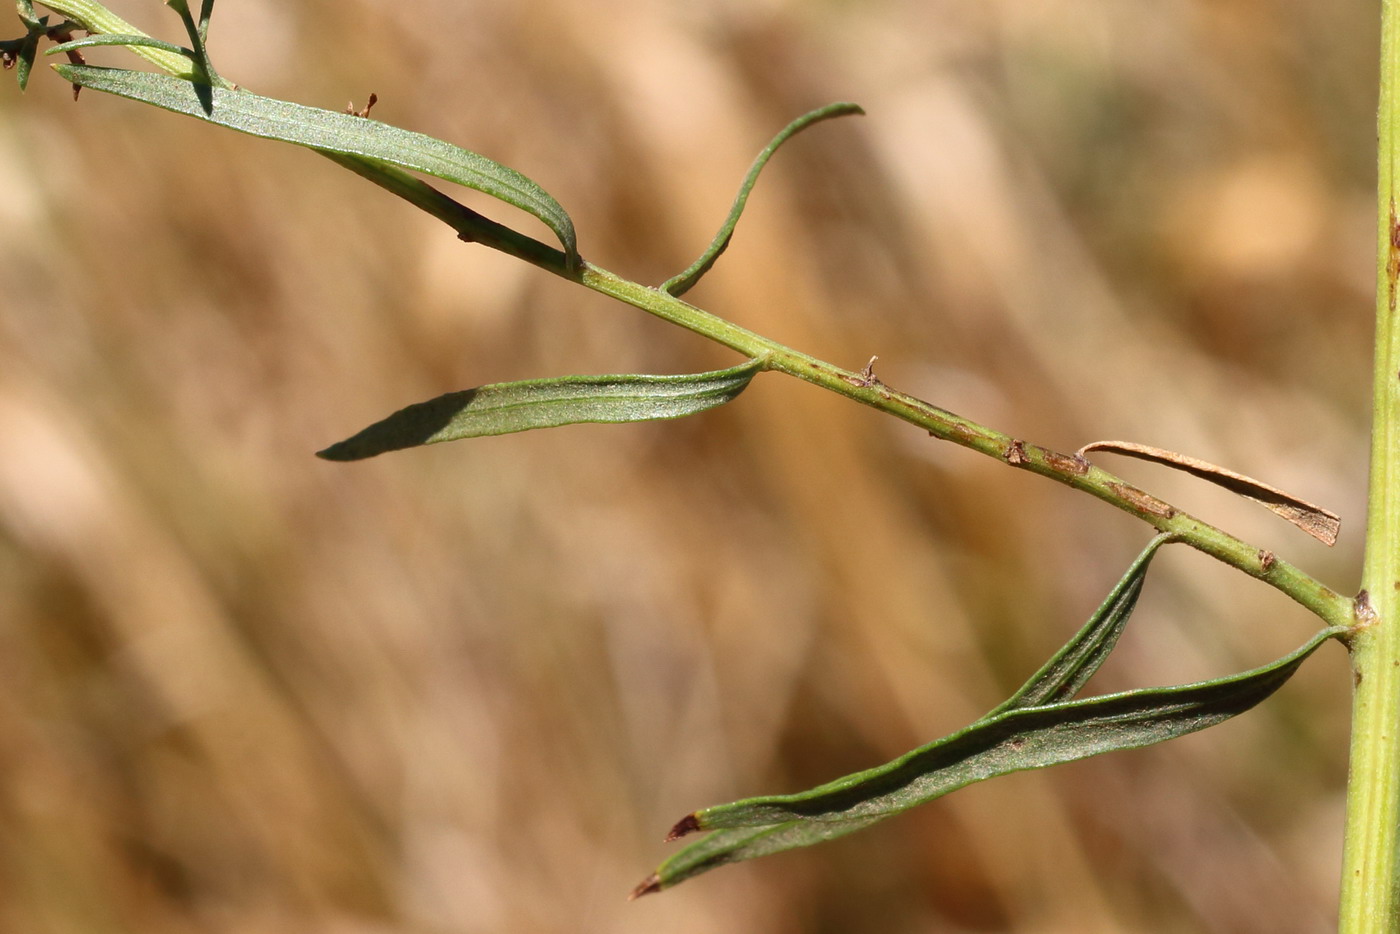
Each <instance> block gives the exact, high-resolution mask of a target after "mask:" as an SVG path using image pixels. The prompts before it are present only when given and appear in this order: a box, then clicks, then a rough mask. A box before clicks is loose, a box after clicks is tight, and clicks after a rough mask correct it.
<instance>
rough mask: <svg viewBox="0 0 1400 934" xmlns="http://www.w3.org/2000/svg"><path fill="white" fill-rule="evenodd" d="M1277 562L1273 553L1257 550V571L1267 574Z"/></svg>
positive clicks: (1264, 549)
mask: <svg viewBox="0 0 1400 934" xmlns="http://www.w3.org/2000/svg"><path fill="white" fill-rule="evenodd" d="M1277 561H1278V558H1276V557H1275V556H1274V553H1273V552H1272V551H1269V550H1268V549H1267V548H1260V549H1259V570H1261V571H1263V572H1264V573H1265V574H1267V573H1269V571H1270V570H1272V569H1273V566H1274V564H1275V563H1276V562H1277Z"/></svg>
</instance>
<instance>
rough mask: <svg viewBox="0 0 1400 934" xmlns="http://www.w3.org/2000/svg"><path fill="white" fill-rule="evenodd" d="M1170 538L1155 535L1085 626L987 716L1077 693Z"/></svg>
mask: <svg viewBox="0 0 1400 934" xmlns="http://www.w3.org/2000/svg"><path fill="white" fill-rule="evenodd" d="M1169 541H1171V536H1170V535H1158V536H1157V537H1156V538H1154V539H1152V541H1151V542H1149V543H1148V545H1147V547H1146V548H1144V549H1143V551H1142V554H1140V555H1138V557H1137V560H1136V561H1134V562H1133V563H1132V566H1131V567H1129V568H1128V571H1127V573H1126V574H1124V575H1123V577H1122V578H1121V579H1120V580H1119V581H1118V583H1117V584H1115V585H1114V587H1113V590H1112V592H1110V593H1109V595H1108V597H1107V598H1106V599H1105V600H1104V602H1103V603H1102V604H1100V605H1099V608H1098V609H1097V610H1095V611H1094V615H1093V616H1091V617H1089V621H1088V622H1087V623H1085V624H1084V627H1083V628H1082V629H1080V630H1079V632H1077V633H1075V634H1074V637H1073V638H1072V639H1070V640H1069V641H1068V642H1066V643H1065V645H1064V647H1063V648H1061V649H1060V650H1059V651H1058V652H1056V653H1055V655H1054V657H1053V658H1051V659H1050V661H1048V662H1046V663H1045V664H1044V665H1043V666H1042V667H1041V669H1040V670H1039V671H1037V672H1036V673H1035V674H1034V675H1031V677H1030V680H1028V681H1027V682H1026V683H1025V684H1023V685H1021V688H1020V690H1018V691H1017V692H1016V693H1015V694H1012V695H1011V697H1009V698H1008V699H1007V700H1006V702H1005V703H1003V704H1002V705H1001V706H999V707H997V708H996V709H995V710H993V711H992V712H991V713H989V714H987V717H988V718H990V717H993V716H995V715H996V714H999V713H1004V712H1005V711H1008V710H1017V709H1020V708H1022V707H1040V706H1043V705H1045V704H1053V703H1055V702H1057V701H1066V700H1069V699H1070V698H1072V697H1074V695H1076V694H1078V693H1079V691H1080V689H1081V688H1083V687H1084V684H1085V682H1087V681H1088V680H1089V679H1090V678H1091V677H1093V674H1094V672H1096V671H1098V670H1099V666H1100V665H1102V664H1103V663H1104V660H1105V659H1107V658H1108V655H1109V653H1110V652H1112V651H1113V647H1114V646H1115V645H1117V644H1118V637H1119V636H1120V635H1122V634H1123V627H1124V626H1126V625H1127V623H1128V618H1129V617H1130V616H1132V613H1133V610H1134V608H1136V607H1137V601H1138V596H1139V595H1140V594H1141V593H1142V585H1143V582H1144V581H1145V580H1146V579H1147V566H1148V564H1149V563H1150V562H1151V561H1152V556H1153V555H1155V554H1156V553H1157V549H1159V548H1161V547H1162V546H1163V545H1165V544H1166V543H1167V542H1169Z"/></svg>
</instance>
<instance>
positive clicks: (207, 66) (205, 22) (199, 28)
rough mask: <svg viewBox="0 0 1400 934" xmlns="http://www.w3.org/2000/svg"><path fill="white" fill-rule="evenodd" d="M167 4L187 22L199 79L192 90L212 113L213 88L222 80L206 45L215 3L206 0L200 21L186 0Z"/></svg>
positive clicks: (169, 0)
mask: <svg viewBox="0 0 1400 934" xmlns="http://www.w3.org/2000/svg"><path fill="white" fill-rule="evenodd" d="M165 5H166V6H168V7H170V8H171V9H173V10H174V11H175V12H177V13H179V14H180V20H181V21H182V22H183V23H184V24H185V32H186V34H187V35H189V37H190V48H192V49H193V50H194V55H193V56H192V58H193V60H194V63H195V65H196V66H197V68H198V71H197V73H196V76H197V80H196V81H194V82H193V84H194V87H193V89H192V90H193V91H194V93H195V96H196V97H198V98H199V102H200V105H201V106H203V108H204V112H205V113H206V114H209V113H212V112H213V110H214V97H213V94H212V88H213V86H214V85H216V84H218V83H220V82H219V73H218V72H216V71H215V70H214V63H213V62H211V61H210V60H209V50H208V49H207V48H206V47H205V44H204V39H205V37H206V36H208V34H209V14H210V13H211V12H213V7H214V4H213V3H212V2H210V0H205V3H204V7H203V9H202V10H201V12H200V19H199V21H198V22H196V21H195V18H194V14H192V13H191V12H190V7H189V4H188V3H186V2H185V0H165Z"/></svg>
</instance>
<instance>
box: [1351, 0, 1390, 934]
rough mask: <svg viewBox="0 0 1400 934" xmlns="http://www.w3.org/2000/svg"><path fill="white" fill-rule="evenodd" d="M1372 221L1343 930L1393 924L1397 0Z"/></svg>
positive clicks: (1384, 76)
mask: <svg viewBox="0 0 1400 934" xmlns="http://www.w3.org/2000/svg"><path fill="white" fill-rule="evenodd" d="M1380 82H1381V83H1380V115H1379V131H1380V132H1379V140H1380V146H1379V154H1378V155H1379V158H1378V160H1377V162H1378V166H1377V168H1378V171H1377V191H1378V204H1379V217H1378V220H1379V224H1378V234H1379V236H1378V241H1379V249H1378V251H1377V263H1376V265H1377V272H1376V283H1377V285H1376V355H1375V371H1374V384H1373V395H1372V406H1373V409H1374V410H1373V413H1372V425H1371V486H1370V491H1369V499H1368V501H1367V509H1366V559H1365V566H1364V568H1363V571H1362V578H1361V583H1362V587H1363V591H1362V592H1363V594H1364V595H1366V598H1367V599H1366V602H1367V603H1368V604H1369V611H1370V613H1369V615H1370V620H1369V625H1367V626H1366V627H1365V628H1364V629H1363V630H1361V631H1359V632H1357V633H1356V635H1355V637H1354V639H1353V641H1352V668H1353V672H1354V680H1355V684H1356V690H1355V693H1354V696H1353V699H1352V737H1351V772H1350V778H1349V780H1348V785H1347V823H1346V848H1345V853H1344V857H1343V864H1342V898H1341V925H1340V930H1341V931H1342V932H1344V934H1381V932H1393V931H1396V930H1398V929H1400V877H1397V870H1400V862H1397V848H1398V847H1400V761H1397V760H1398V759H1400V757H1398V756H1397V747H1396V743H1397V741H1400V628H1397V626H1396V625H1395V622H1396V620H1397V619H1400V613H1397V609H1400V328H1397V327H1396V313H1395V309H1396V298H1397V288H1400V286H1397V280H1400V220H1397V217H1396V203H1395V198H1396V176H1397V172H1400V0H1384V2H1383V4H1382V7H1381V67H1380Z"/></svg>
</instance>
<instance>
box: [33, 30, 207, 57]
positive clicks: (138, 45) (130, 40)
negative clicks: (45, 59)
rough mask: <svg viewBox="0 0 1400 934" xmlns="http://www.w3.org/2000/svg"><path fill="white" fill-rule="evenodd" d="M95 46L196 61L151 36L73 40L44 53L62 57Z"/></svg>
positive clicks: (179, 48) (173, 44) (182, 50)
mask: <svg viewBox="0 0 1400 934" xmlns="http://www.w3.org/2000/svg"><path fill="white" fill-rule="evenodd" d="M94 45H123V46H126V47H127V48H133V49H160V50H161V51H163V52H173V53H175V54H176V55H183V56H184V57H185V58H188V59H191V60H194V57H195V56H194V53H193V52H191V51H190V50H189V49H186V48H181V47H180V46H178V45H176V44H175V43H173V42H165V41H164V40H161V39H153V38H151V37H150V36H136V35H131V36H113V35H101V36H84V37H83V38H81V39H73V40H72V41H70V42H64V43H63V44H61V45H56V46H53V47H52V48H50V49H46V50H45V51H44V54H45V55H61V54H66V53H68V52H76V51H78V50H79V49H86V48H88V47H89V46H94Z"/></svg>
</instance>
